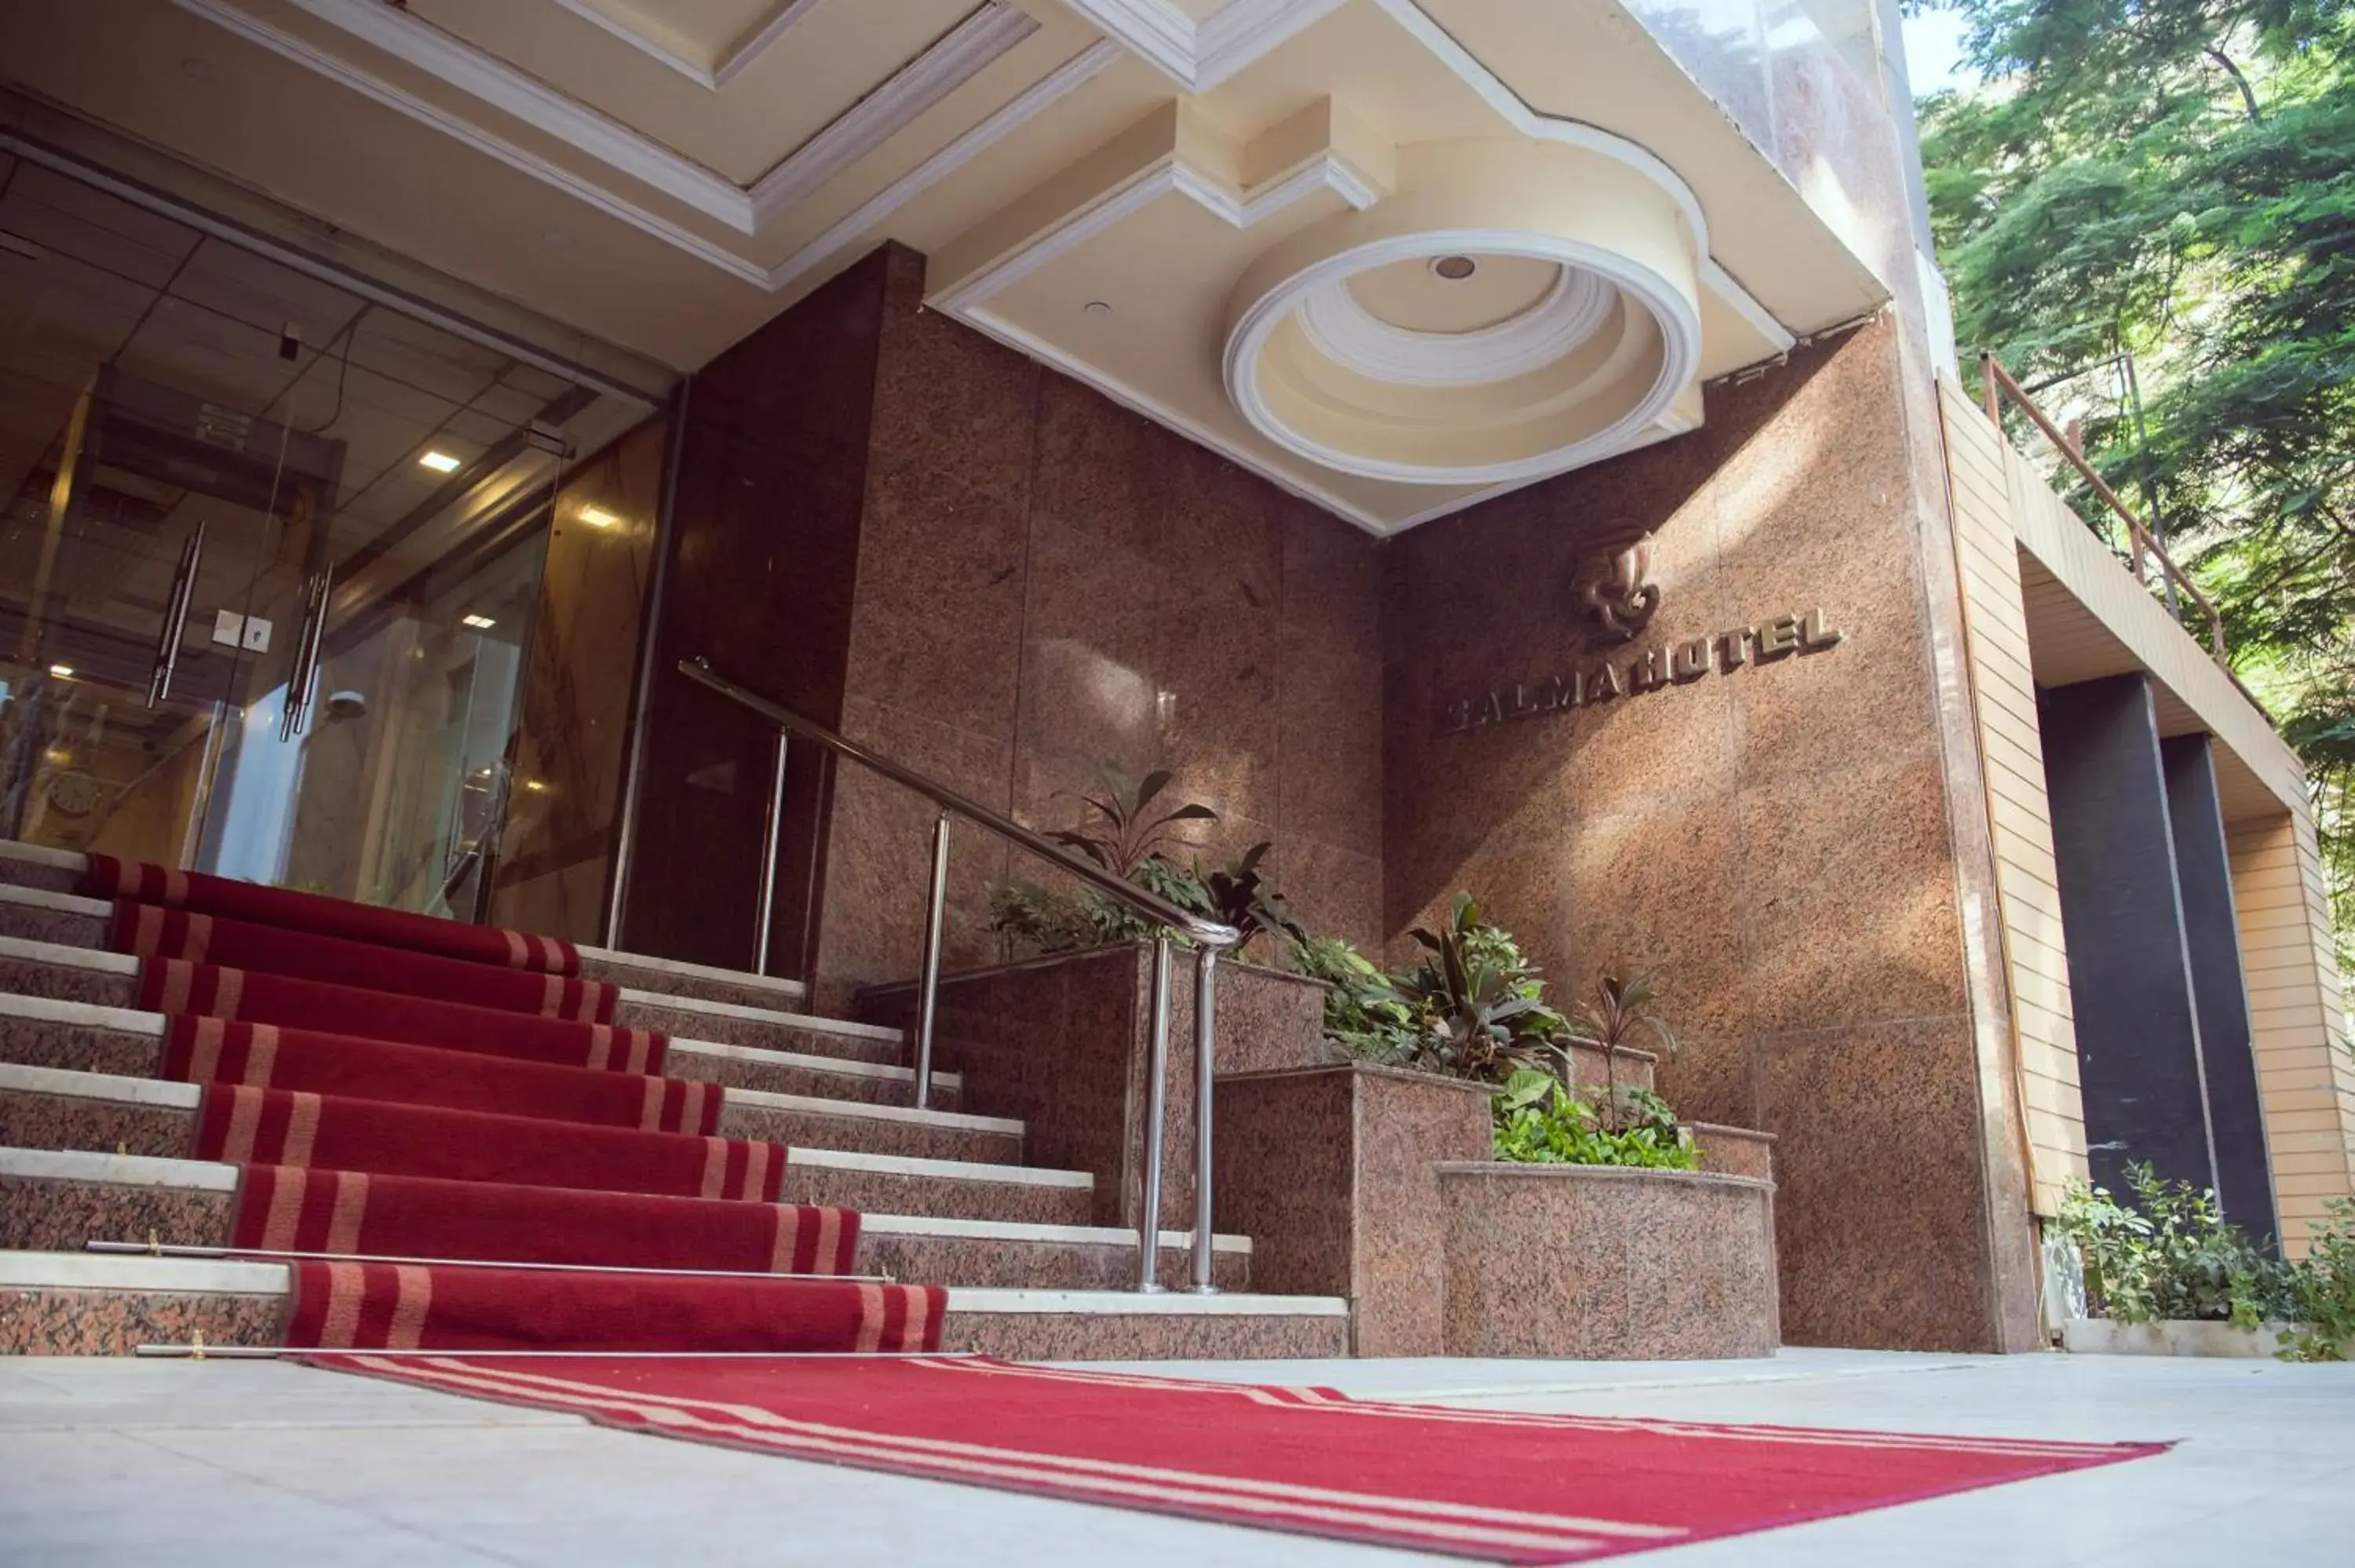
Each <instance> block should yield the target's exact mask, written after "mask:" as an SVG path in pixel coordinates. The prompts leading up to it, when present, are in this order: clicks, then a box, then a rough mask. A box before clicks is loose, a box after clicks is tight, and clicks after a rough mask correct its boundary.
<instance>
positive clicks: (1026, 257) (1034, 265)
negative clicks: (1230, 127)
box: [935, 45, 1382, 379]
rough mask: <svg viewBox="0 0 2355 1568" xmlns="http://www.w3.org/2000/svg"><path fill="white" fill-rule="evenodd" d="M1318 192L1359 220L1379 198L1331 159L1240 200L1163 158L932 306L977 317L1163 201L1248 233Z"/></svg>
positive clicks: (1375, 189)
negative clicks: (1178, 201) (1190, 206)
mask: <svg viewBox="0 0 2355 1568" xmlns="http://www.w3.org/2000/svg"><path fill="white" fill-rule="evenodd" d="M1098 47H1099V48H1103V47H1105V46H1103V45H1099V46H1098ZM1323 190H1329V191H1332V192H1334V193H1336V194H1337V195H1338V196H1340V198H1341V199H1342V200H1343V201H1345V202H1348V204H1349V205H1350V206H1351V207H1355V208H1357V209H1358V210H1359V211H1360V212H1362V211H1364V210H1365V209H1366V208H1367V207H1371V206H1373V205H1374V203H1375V202H1376V201H1378V200H1380V197H1381V194H1382V193H1381V190H1380V187H1379V186H1377V185H1374V183H1373V182H1372V181H1370V180H1369V179H1367V178H1366V176H1365V175H1362V174H1360V173H1359V172H1358V171H1357V170H1356V169H1353V168H1351V167H1350V166H1349V165H1348V164H1347V163H1345V162H1344V161H1343V160H1341V159H1340V158H1338V157H1337V156H1335V155H1334V154H1332V153H1330V152H1325V153H1321V154H1317V155H1316V157H1314V158H1311V159H1309V160H1308V161H1307V162H1306V163H1305V164H1302V165H1301V166H1300V167H1299V168H1297V169H1295V170H1293V171H1292V172H1291V173H1290V174H1286V175H1276V176H1275V177H1273V178H1272V179H1269V180H1265V181H1263V182H1262V183H1261V184H1259V185H1254V186H1253V187H1252V188H1251V189H1250V190H1247V191H1244V192H1242V193H1241V194H1240V195H1238V194H1236V193H1235V192H1232V191H1230V190H1228V189H1226V188H1225V187H1224V186H1222V185H1220V184H1219V183H1218V182H1217V181H1215V180H1212V179H1210V178H1209V177H1208V176H1206V175H1202V174H1199V173H1198V172H1197V171H1195V170H1194V169H1192V168H1190V167H1188V165H1187V164H1183V163H1181V162H1179V161H1178V160H1177V158H1175V157H1164V158H1162V159H1161V160H1159V161H1158V162H1156V163H1155V164H1151V165H1150V166H1148V167H1147V168H1146V169H1145V170H1144V171H1143V172H1142V173H1140V174H1138V175H1136V176H1135V177H1134V178H1133V179H1131V180H1130V181H1129V182H1128V183H1127V184H1126V185H1123V186H1121V187H1120V188H1119V189H1118V190H1116V191H1114V192H1113V193H1112V194H1111V195H1110V196H1105V197H1104V198H1103V200H1101V201H1098V202H1097V203H1095V205H1093V206H1092V207H1089V208H1087V210H1086V211H1084V212H1082V213H1081V214H1080V215H1079V216H1078V217H1074V218H1072V219H1071V221H1070V222H1068V223H1065V224H1063V225H1062V226H1060V228H1053V229H1050V230H1048V231H1047V232H1046V233H1044V234H1042V235H1039V236H1038V237H1037V238H1033V239H1032V240H1031V241H1030V242H1029V243H1028V244H1026V245H1024V246H1022V247H1021V248H1020V249H1016V250H1013V251H1010V252H1008V253H1007V255H1005V256H1003V257H1001V258H999V259H998V260H997V261H996V262H995V263H994V264H993V265H991V266H989V267H986V268H984V269H983V270H981V271H979V272H977V273H975V274H974V275H973V276H972V277H971V278H969V279H967V280H966V281H964V283H963V284H961V285H959V286H958V287H957V288H956V289H954V291H951V292H949V293H947V294H944V295H943V296H942V297H941V298H940V299H939V300H938V301H937V302H935V303H936V305H937V307H938V308H939V309H941V310H944V311H948V312H951V313H955V314H959V315H963V314H965V313H968V312H972V311H975V310H976V309H977V308H978V307H979V306H980V305H981V304H982V302H984V301H986V300H988V299H990V298H991V297H992V296H994V295H996V294H999V293H1002V292H1004V291H1006V290H1007V289H1010V288H1012V287H1013V286H1014V285H1015V284H1016V283H1018V282H1020V281H1022V280H1023V279H1025V278H1027V277H1028V276H1029V275H1030V274H1031V273H1033V272H1035V271H1037V270H1039V268H1041V267H1044V266H1045V265H1047V264H1048V263H1049V262H1050V261H1052V260H1055V259H1056V258H1057V257H1060V256H1063V255H1066V254H1068V253H1070V252H1071V251H1072V250H1075V249H1078V248H1079V247H1081V246H1082V245H1084V244H1085V243H1087V242H1088V241H1089V240H1090V239H1092V238H1095V237H1096V236H1097V235H1099V234H1102V233H1103V231H1104V230H1106V229H1108V228H1112V227H1113V226H1114V225H1115V224H1118V223H1121V222H1123V221H1124V220H1125V219H1127V218H1129V217H1133V216H1135V214H1137V213H1139V212H1142V211H1144V210H1145V209H1146V207H1150V206H1152V205H1153V204H1154V203H1155V202H1156V201H1159V200H1160V199H1161V198H1162V197H1163V196H1173V195H1174V196H1184V197H1186V198H1187V199H1188V200H1189V201H1192V202H1196V203H1198V204H1199V205H1200V206H1202V207H1206V208H1208V209H1209V210H1210V211H1211V212H1214V213H1216V214H1218V215H1219V217H1222V218H1224V219H1226V221H1227V222H1229V223H1231V224H1233V225H1234V226H1235V227H1236V228H1251V227H1252V225H1253V224H1255V223H1258V222H1259V221H1260V220H1261V219H1263V218H1265V217H1270V216H1272V215H1273V214H1275V213H1278V212H1281V211H1283V210H1284V208H1285V207H1290V206H1292V205H1293V204H1294V203H1295V202H1297V201H1302V200H1305V198H1307V197H1308V196H1314V195H1315V194H1316V192H1318V191H1323ZM1085 378H1086V377H1083V379H1085Z"/></svg>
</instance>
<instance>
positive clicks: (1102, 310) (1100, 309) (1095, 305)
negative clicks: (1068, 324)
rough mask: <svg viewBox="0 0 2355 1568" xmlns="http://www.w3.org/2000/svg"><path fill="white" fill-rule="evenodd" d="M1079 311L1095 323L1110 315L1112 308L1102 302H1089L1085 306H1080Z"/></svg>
mask: <svg viewBox="0 0 2355 1568" xmlns="http://www.w3.org/2000/svg"><path fill="white" fill-rule="evenodd" d="M1080 309H1082V311H1085V312H1086V313H1088V314H1089V315H1091V316H1092V317H1093V318H1095V319H1096V320H1097V321H1102V320H1103V319H1104V317H1106V316H1108V315H1110V314H1112V307H1111V306H1110V305H1108V304H1106V303H1104V302H1103V301H1102V300H1090V301H1089V302H1087V303H1086V304H1084V305H1082V306H1081V307H1080Z"/></svg>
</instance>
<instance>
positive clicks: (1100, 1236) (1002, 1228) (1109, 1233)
mask: <svg viewBox="0 0 2355 1568" xmlns="http://www.w3.org/2000/svg"><path fill="white" fill-rule="evenodd" d="M0 1171H5V1167H0ZM858 1224H859V1230H860V1234H865V1235H886V1236H952V1237H963V1238H965V1239H969V1240H975V1241H1040V1242H1068V1243H1072V1244H1075V1245H1087V1246H1126V1247H1133V1246H1135V1245H1136V1231H1135V1228H1134V1227H1126V1228H1124V1227H1122V1226H1120V1225H1057V1224H1045V1223H1043V1222H1039V1221H1033V1220H975V1219H958V1218H951V1217H948V1216H945V1215H934V1214H888V1213H868V1212H867V1211H865V1210H861V1211H860V1212H859V1216H858ZM1161 1245H1162V1247H1163V1248H1164V1249H1165V1250H1167V1249H1170V1248H1179V1247H1191V1246H1192V1245H1194V1233H1193V1232H1191V1231H1163V1232H1162V1233H1161ZM1210 1249H1211V1250H1212V1251H1213V1252H1221V1253H1239V1254H1242V1255H1249V1254H1250V1252H1251V1238H1250V1237H1249V1236H1236V1235H1222V1234H1217V1233H1215V1232H1214V1233H1212V1234H1211V1236H1210Z"/></svg>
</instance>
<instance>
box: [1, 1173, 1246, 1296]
mask: <svg viewBox="0 0 2355 1568" xmlns="http://www.w3.org/2000/svg"><path fill="white" fill-rule="evenodd" d="M237 1185H238V1169H237V1167H236V1166H234V1165H228V1164H221V1163H218V1162H215V1161H211V1160H165V1159H155V1158H146V1157H141V1156H137V1155H118V1154H101V1153H93V1152H89V1151H86V1150H64V1151H60V1150H27V1149H6V1148H0V1248H6V1249H11V1250H16V1251H33V1252H78V1251H80V1249H81V1248H82V1245H83V1244H85V1243H87V1242H91V1241H128V1242H139V1241H147V1240H151V1239H152V1240H155V1241H157V1242H161V1243H165V1244H167V1245H176V1246H226V1245H229V1239H230V1235H231V1227H232V1224H233V1223H234V1221H235V1218H236V1194H237ZM861 1224H862V1229H861V1237H860V1243H859V1252H858V1266H859V1269H860V1271H861V1272H864V1273H869V1274H890V1275H891V1276H893V1277H897V1278H900V1279H910V1280H919V1281H923V1282H927V1283H933V1284H946V1285H996V1286H1021V1287H1035V1288H1041V1289H1045V1288H1057V1289H1114V1290H1116V1289H1121V1288H1124V1287H1127V1286H1128V1285H1130V1284H1132V1283H1133V1282H1134V1281H1135V1277H1136V1233H1135V1231H1134V1230H1122V1229H1117V1228H1112V1227H1100V1226H1093V1225H1066V1224H1037V1223H1019V1222H1008V1221H1005V1220H990V1219H973V1218H943V1217H938V1216H929V1215H922V1214H890V1213H868V1214H866V1215H864V1216H863V1217H862V1222H861ZM1211 1245H1212V1275H1213V1277H1214V1278H1215V1279H1216V1280H1217V1282H1218V1283H1219V1285H1220V1287H1222V1288H1227V1289H1241V1288H1243V1287H1245V1286H1246V1285H1247V1284H1248V1283H1249V1281H1250V1267H1251V1243H1250V1242H1249V1241H1248V1240H1247V1239H1245V1238H1244V1237H1241V1236H1216V1237H1213V1238H1212V1242H1211ZM1192 1246H1193V1237H1192V1236H1191V1235H1190V1234H1188V1233H1185V1232H1179V1231H1164V1232H1162V1233H1161V1271H1162V1277H1163V1278H1164V1280H1165V1281H1166V1282H1167V1283H1169V1284H1171V1285H1179V1284H1183V1283H1184V1282H1185V1281H1186V1280H1187V1279H1188V1278H1190V1277H1191V1272H1190V1271H1191V1268H1192Z"/></svg>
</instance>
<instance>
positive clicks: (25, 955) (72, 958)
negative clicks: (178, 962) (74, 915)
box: [0, 937, 139, 975]
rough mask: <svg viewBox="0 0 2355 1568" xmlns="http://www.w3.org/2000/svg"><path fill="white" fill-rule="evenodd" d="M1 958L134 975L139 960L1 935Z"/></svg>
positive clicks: (119, 954)
mask: <svg viewBox="0 0 2355 1568" xmlns="http://www.w3.org/2000/svg"><path fill="white" fill-rule="evenodd" d="M0 959H25V960H27V961H28V962H31V963H37V964H55V965H57V966H58V967H59V968H60V969H95V970H97V971H98V972H99V973H101V974H110V975H135V974H137V973H138V972H139V960H138V959H135V958H133V957H132V956H131V955H130V954H129V953H111V952H108V951H107V950H106V949H105V948H77V947H74V946H72V945H71V944H70V943H67V942H37V941H35V940H33V939H32V938H29V937H0Z"/></svg>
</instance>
